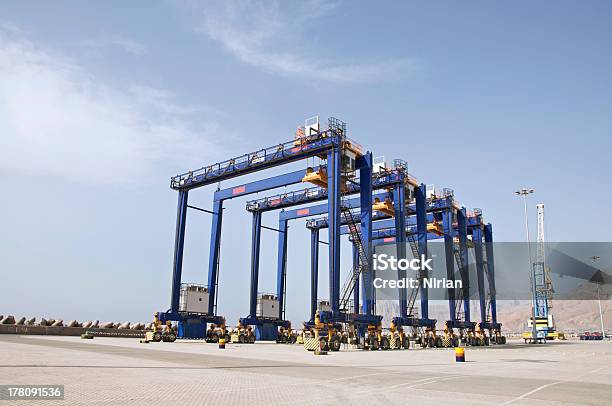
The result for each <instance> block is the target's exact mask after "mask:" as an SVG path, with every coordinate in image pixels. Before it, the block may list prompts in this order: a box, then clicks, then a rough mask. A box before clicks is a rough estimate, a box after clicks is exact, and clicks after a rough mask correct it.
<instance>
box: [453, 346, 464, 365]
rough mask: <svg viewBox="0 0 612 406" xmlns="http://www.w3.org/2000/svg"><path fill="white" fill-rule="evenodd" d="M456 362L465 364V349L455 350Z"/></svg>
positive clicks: (458, 348)
mask: <svg viewBox="0 0 612 406" xmlns="http://www.w3.org/2000/svg"><path fill="white" fill-rule="evenodd" d="M455 361H456V362H465V348H460V347H457V348H455Z"/></svg>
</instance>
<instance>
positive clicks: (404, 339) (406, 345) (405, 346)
mask: <svg viewBox="0 0 612 406" xmlns="http://www.w3.org/2000/svg"><path fill="white" fill-rule="evenodd" d="M402 348H403V349H405V350H407V349H409V348H410V340H408V337H402Z"/></svg>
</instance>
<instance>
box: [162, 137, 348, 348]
mask: <svg viewBox="0 0 612 406" xmlns="http://www.w3.org/2000/svg"><path fill="white" fill-rule="evenodd" d="M345 141H346V137H345V135H344V134H338V133H336V132H334V131H332V130H327V131H324V132H321V133H318V134H315V135H314V136H311V137H308V139H307V141H306V142H300V143H299V145H296V143H295V141H289V142H286V143H284V144H280V145H278V146H275V147H271V148H268V149H264V150H260V151H256V152H254V153H251V154H246V155H243V156H240V157H237V158H232V159H230V160H228V161H225V162H221V163H218V164H214V165H211V166H208V167H203V168H201V169H198V170H196V171H190V172H187V173H184V174H182V175H177V176H175V177H173V178H172V179H171V182H170V187H171V188H172V189H175V190H177V191H178V192H179V203H178V209H177V225H176V236H175V253H174V262H173V272H172V293H171V300H170V309H169V310H168V311H166V312H158V313H157V317H158V319H159V320H160V321H161V322H162V323H163V322H166V321H178V322H179V337H194V338H201V337H203V335H204V332H205V330H206V323H215V324H224V323H225V319H224V318H223V317H221V316H218V315H216V314H215V310H216V309H215V304H216V287H217V286H216V285H217V278H218V265H219V252H220V244H219V243H220V236H221V224H222V213H223V200H225V199H227V198H230V196H231V197H236V196H238V195H245V194H248V193H254V192H253V190H255V189H259V190H260V191H262V190H269V189H272V188H275V187H280V186H283V185H287V184H291V183H292V182H290V181H288V180H287V179H286V178H284V177H287V176H289V174H285V175H280V176H277V177H274V178H270V179H265V180H261V181H257V182H252V183H250V184H246V185H242V186H238V187H235V188H231V192H228V191H229V190H230V189H225V190H224V191H218V192H216V193H215V199H214V202H213V219H212V232H211V243H210V248H211V250H210V257H209V267H208V288H209V305H208V314H206V315H203V314H193V313H183V312H179V298H180V285H181V276H182V265H183V253H184V242H185V226H186V220H187V216H186V214H187V208H188V191H189V190H191V189H195V188H198V187H202V186H205V185H209V184H213V183H218V182H221V181H224V180H227V179H231V178H235V177H238V176H242V175H246V174H249V173H253V172H257V171H261V170H265V169H268V168H272V167H276V166H279V165H283V164H287V163H290V162H296V161H299V160H303V159H307V158H310V157H314V156H321V155H325V154H326V155H327V158H328V163H331V164H332V170H331V171H328V172H331V175H332V178H333V177H335V178H339V175H340V169H341V168H340V161H341V148H342V146H343V144H344V142H345ZM297 172H300V171H297ZM293 174H294V175H295V174H296V172H293ZM303 176H304V171H302V173H301V177H300V178H299V180H296V181H295V182H293V183H297V182H298V181H301V179H302V178H303ZM274 180H277V182H276V183H274ZM247 187H248V188H249V189H247ZM337 187H339V183H338V182H332V184H331V185H329V191H330V195H332V196H339V193H340V190H339V189H338V190H336V188H337ZM224 193H228V194H227V195H224ZM329 200H330V202H329V206H330V207H332V206H333V204H334V203H335V202H332V201H331V200H333V199H329ZM337 254H338V253H337V252H336V250H332V249H331V247H330V257H331V256H333V255H337Z"/></svg>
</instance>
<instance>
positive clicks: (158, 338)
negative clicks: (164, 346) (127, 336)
mask: <svg viewBox="0 0 612 406" xmlns="http://www.w3.org/2000/svg"><path fill="white" fill-rule="evenodd" d="M161 340H162V333H161V332H159V331H156V332H155V333H153V341H154V342H156V343H158V342H160V341H161Z"/></svg>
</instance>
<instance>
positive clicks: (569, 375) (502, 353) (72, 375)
mask: <svg viewBox="0 0 612 406" xmlns="http://www.w3.org/2000/svg"><path fill="white" fill-rule="evenodd" d="M466 358H467V360H468V361H469V362H466V363H463V364H458V363H455V360H454V352H453V351H452V350H448V349H434V350H421V349H414V350H409V351H385V352H383V351H378V352H364V351H357V350H354V351H353V350H347V351H342V352H339V353H330V354H329V355H327V356H314V355H313V354H312V353H310V352H307V351H305V350H304V349H303V348H302V347H300V346H298V345H293V346H288V345H277V344H273V343H257V344H255V345H229V344H228V346H227V348H226V349H225V350H219V349H218V348H217V347H216V346H215V345H213V344H206V343H203V342H197V341H177V342H175V343H149V344H140V343H139V342H138V340H137V339H128V338H95V339H93V340H81V339H80V338H78V337H52V336H47V337H43V336H15V335H0V384H64V385H65V391H66V397H65V400H64V401H63V402H53V401H49V400H47V401H31V402H25V401H19V402H18V404H27V403H30V404H42V405H51V404H53V403H62V404H74V405H80V404H83V405H98V404H100V405H106V404H123V403H130V404H143V405H144V404H146V405H150V404H153V403H155V404H160V403H159V402H160V401H161V402H170V403H161V404H192V403H193V404H215V405H217V406H218V405H227V404H244V405H247V404H248V405H259V404H261V405H269V404H279V405H283V404H287V405H302V404H303V405H310V404H330V405H331V404H333V405H342V404H345V405H352V404H385V405H389V404H403V405H405V404H434V403H435V404H439V405H441V404H445V405H451V404H452V405H455V404H469V405H475V404H486V405H489V404H497V405H500V404H517V405H519V404H529V405H534V404H535V405H554V404H562V403H564V404H565V403H567V404H572V403H573V404H597V405H612V344H611V343H609V342H578V341H567V342H557V343H549V344H546V345H538V346H526V345H524V344H522V343H510V344H508V345H505V346H500V347H489V348H479V349H472V348H468V349H466ZM0 403H2V404H8V403H11V402H8V401H0ZM13 403H17V402H13Z"/></svg>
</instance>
